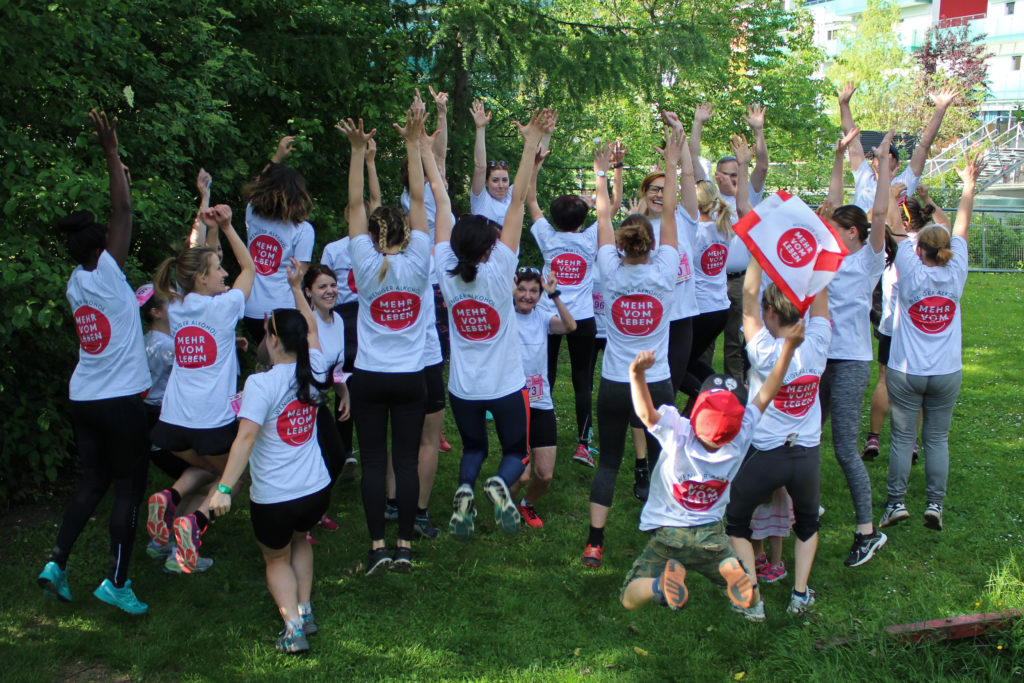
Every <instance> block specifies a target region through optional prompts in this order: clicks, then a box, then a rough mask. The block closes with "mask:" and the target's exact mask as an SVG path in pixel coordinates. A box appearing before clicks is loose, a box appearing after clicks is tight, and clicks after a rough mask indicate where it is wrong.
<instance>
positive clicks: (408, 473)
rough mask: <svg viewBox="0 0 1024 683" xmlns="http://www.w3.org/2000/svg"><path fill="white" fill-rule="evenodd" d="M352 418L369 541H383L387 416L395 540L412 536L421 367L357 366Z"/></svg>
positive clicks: (422, 399)
mask: <svg viewBox="0 0 1024 683" xmlns="http://www.w3.org/2000/svg"><path fill="white" fill-rule="evenodd" d="M349 385H350V390H351V392H352V419H353V420H354V421H355V423H356V435H357V436H358V437H359V448H360V451H361V453H362V455H363V458H362V461H363V481H362V489H363V511H364V513H365V514H366V526H367V528H368V529H369V531H370V540H371V541H382V540H384V508H385V506H386V504H387V497H388V496H387V476H386V475H387V469H388V467H387V464H388V418H389V417H390V419H391V463H392V465H393V467H394V470H395V495H396V496H397V498H398V538H399V540H402V541H410V540H412V531H413V523H414V522H415V519H416V503H417V501H418V499H419V495H420V480H419V475H418V474H417V465H418V461H419V451H420V432H422V431H423V411H424V408H425V406H426V400H427V383H426V381H425V380H424V378H423V371H422V370H419V371H417V372H370V371H368V370H360V369H358V368H356V371H355V373H354V374H353V375H352V379H351V380H350V381H349Z"/></svg>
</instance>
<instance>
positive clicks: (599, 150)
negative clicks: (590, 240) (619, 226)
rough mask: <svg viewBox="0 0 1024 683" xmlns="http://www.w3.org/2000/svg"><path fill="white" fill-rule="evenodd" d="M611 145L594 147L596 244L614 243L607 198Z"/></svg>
mask: <svg viewBox="0 0 1024 683" xmlns="http://www.w3.org/2000/svg"><path fill="white" fill-rule="evenodd" d="M611 157H612V152H611V147H610V146H609V145H601V146H599V147H595V148H594V194H595V195H596V196H597V198H596V200H595V202H594V204H595V207H596V208H597V246H598V247H603V246H604V245H606V244H615V230H614V229H613V228H612V210H611V201H610V200H609V199H608V166H609V165H610V164H611Z"/></svg>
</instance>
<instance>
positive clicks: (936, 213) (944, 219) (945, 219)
mask: <svg viewBox="0 0 1024 683" xmlns="http://www.w3.org/2000/svg"><path fill="white" fill-rule="evenodd" d="M917 196H918V197H920V199H921V202H922V203H924V204H927V205H928V206H930V207H932V212H933V213H932V220H934V221H935V222H936V223H938V224H939V225H941V226H942V227H944V228H945V229H946V230H949V232H950V233H951V234H952V232H953V227H952V226H951V225H950V224H949V216H947V215H946V212H945V211H943V210H942V207H941V206H939V205H938V204H937V203H936V202H935V200H934V199H932V196H931V194H929V192H928V186H927V185H924V184H921V185H918V186H917Z"/></svg>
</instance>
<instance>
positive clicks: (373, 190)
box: [365, 138, 381, 211]
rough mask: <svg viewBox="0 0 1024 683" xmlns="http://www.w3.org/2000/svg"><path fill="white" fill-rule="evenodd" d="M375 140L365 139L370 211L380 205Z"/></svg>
mask: <svg viewBox="0 0 1024 683" xmlns="http://www.w3.org/2000/svg"><path fill="white" fill-rule="evenodd" d="M376 156H377V141H376V140H374V139H373V138H370V139H369V140H367V141H366V157H365V163H366V188H367V190H369V193H370V197H369V202H370V211H373V210H374V209H377V208H379V207H380V204H381V202H380V179H379V178H378V177H377V164H376V162H375V160H374V158H375V157H376Z"/></svg>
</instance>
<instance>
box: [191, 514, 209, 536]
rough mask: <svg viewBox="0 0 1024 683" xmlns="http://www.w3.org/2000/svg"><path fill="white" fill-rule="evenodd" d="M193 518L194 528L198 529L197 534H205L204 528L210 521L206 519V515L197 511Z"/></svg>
mask: <svg viewBox="0 0 1024 683" xmlns="http://www.w3.org/2000/svg"><path fill="white" fill-rule="evenodd" d="M195 516H196V526H198V527H199V533H200V534H205V533H206V527H208V526H210V520H209V519H207V517H206V515H204V514H203V513H202V512H200V511H199V510H196V511H195Z"/></svg>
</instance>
